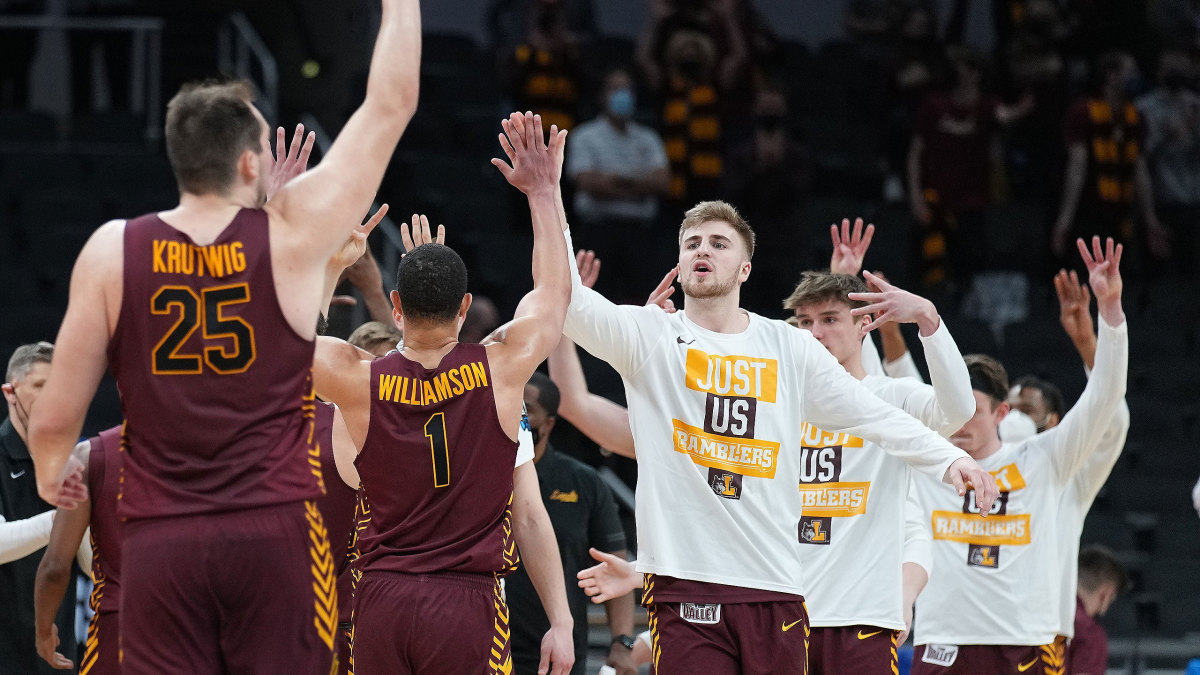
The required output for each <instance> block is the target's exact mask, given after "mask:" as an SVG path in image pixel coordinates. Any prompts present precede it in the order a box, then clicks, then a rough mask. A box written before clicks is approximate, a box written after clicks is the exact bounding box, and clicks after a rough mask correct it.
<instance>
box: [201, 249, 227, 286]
mask: <svg viewBox="0 0 1200 675" xmlns="http://www.w3.org/2000/svg"><path fill="white" fill-rule="evenodd" d="M223 248H225V247H224V246H205V247H204V248H202V249H200V251H201V253H202V254H203V256H202V257H203V258H204V260H205V261H206V262H207V263H208V275H209V276H211V277H214V278H217V277H223V276H225V261H224V259H222V258H221V250H222V249H223Z"/></svg>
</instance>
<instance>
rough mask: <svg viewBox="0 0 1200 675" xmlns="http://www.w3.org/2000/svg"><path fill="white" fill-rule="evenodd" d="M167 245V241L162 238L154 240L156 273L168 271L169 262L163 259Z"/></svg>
mask: <svg viewBox="0 0 1200 675" xmlns="http://www.w3.org/2000/svg"><path fill="white" fill-rule="evenodd" d="M166 247H167V242H165V241H163V240H161V239H155V240H154V273H155V274H157V273H159V272H162V273H164V274H165V273H166V271H167V262H166V261H165V260H163V249H165V248H166Z"/></svg>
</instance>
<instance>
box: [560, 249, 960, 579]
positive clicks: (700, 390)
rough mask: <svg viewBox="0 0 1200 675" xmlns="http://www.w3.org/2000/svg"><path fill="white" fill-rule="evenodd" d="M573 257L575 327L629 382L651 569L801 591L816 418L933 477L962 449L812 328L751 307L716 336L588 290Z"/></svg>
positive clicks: (573, 332)
mask: <svg viewBox="0 0 1200 675" xmlns="http://www.w3.org/2000/svg"><path fill="white" fill-rule="evenodd" d="M567 239H568V250H573V248H572V247H571V246H570V235H569V233H568V234H567ZM571 268H572V282H573V287H572V297H571V306H570V310H569V311H568V314H567V320H566V326H565V328H564V332H565V333H566V334H567V335H568V336H569V337H570V338H571V339H573V340H574V341H575V342H576V343H578V344H579V345H580V346H582V347H583V348H584V349H586V350H587V351H589V352H591V353H592V354H593V355H595V356H597V357H598V358H601V359H603V360H605V361H607V362H608V363H609V364H610V365H612V366H613V368H615V369H616V370H617V372H618V373H619V374H620V375H621V378H622V380H623V382H624V385H625V392H626V398H627V401H628V404H629V422H630V428H631V430H632V431H633V438H634V442H635V444H636V445H637V450H638V452H637V455H638V457H637V459H638V474H639V475H638V486H637V521H638V544H639V546H638V549H639V551H638V570H639V571H642V572H648V573H654V574H660V575H665V576H669V577H675V578H679V579H687V580H692V581H699V582H706V583H715V584H724V585H728V586H736V587H741V588H747V589H762V590H767V591H777V592H782V593H792V594H800V595H802V594H804V593H805V592H806V590H807V584H806V583H805V581H804V580H805V578H806V576H805V571H804V569H803V568H802V566H800V564H799V556H798V553H797V551H796V549H797V546H796V543H795V542H796V540H797V539H796V538H797V528H798V519H799V518H800V514H801V507H802V500H801V494H800V492H799V490H797V484H798V483H797V481H798V478H799V476H800V475H801V471H802V461H801V460H802V453H801V452H800V445H801V444H800V442H799V441H800V439H801V438H802V435H803V433H804V432H805V431H806V430H807V429H810V428H811V427H814V426H815V427H819V428H821V429H825V430H827V431H828V432H829V433H831V434H834V435H839V436H841V435H845V436H846V437H849V436H854V437H858V438H863V439H865V440H869V441H874V442H877V443H880V444H881V446H882V447H883V448H884V449H885V450H886V451H887V452H888V453H890V454H894V455H895V456H897V457H900V458H902V459H904V460H905V461H906V462H907V463H909V464H910V465H911V466H913V467H914V468H916V469H918V470H919V471H921V472H923V473H926V474H928V475H929V476H930V477H932V478H933V479H935V480H939V479H940V478H941V477H942V476H943V475H944V474H945V472H946V470H947V469H948V468H949V466H950V464H951V463H952V462H953V460H954V458H956V457H957V456H958V455H956V454H955V453H956V452H957V451H956V450H955V449H954V448H953V446H950V445H949V444H948V443H947V442H946V441H945V440H944V439H942V438H941V437H939V436H937V434H935V433H933V432H932V431H930V430H929V429H927V428H926V427H924V426H923V425H922V424H921V423H920V422H917V421H916V420H915V419H913V418H912V417H910V416H908V415H906V414H904V413H903V412H901V411H900V410H899V409H897V408H895V407H893V406H891V405H888V404H886V403H884V402H883V401H882V400H880V399H879V398H878V397H876V396H875V395H873V394H871V393H870V392H869V391H868V390H867V389H866V388H865V387H863V386H862V385H861V384H860V383H859V382H858V381H857V380H855V379H854V378H853V377H852V376H850V374H849V373H847V372H846V371H845V369H843V368H842V366H841V365H840V364H838V362H837V360H836V359H834V358H833V357H832V356H831V355H830V354H829V352H828V351H827V350H826V349H825V348H824V347H823V346H822V345H821V344H820V343H819V342H817V341H816V340H815V339H814V338H813V337H812V335H810V334H809V333H808V332H807V331H800V330H796V329H795V328H793V327H792V326H789V325H787V324H786V323H784V322H782V321H773V320H770V319H766V318H763V317H761V316H758V315H756V314H752V313H747V316H748V325H747V327H746V329H745V330H744V331H742V332H740V333H736V334H725V333H716V332H713V331H709V330H707V329H705V328H702V327H700V326H698V325H696V324H695V323H693V322H692V321H690V320H689V319H688V318H687V312H686V310H684V311H679V312H676V313H675V314H665V313H664V312H662V311H661V310H660V309H658V308H656V307H650V308H645V307H632V306H617V305H614V304H612V303H610V302H609V301H607V300H605V299H604V298H603V297H602V296H600V295H598V294H597V293H595V292H594V291H592V290H591V289H588V288H584V287H583V285H582V284H581V283H580V281H579V275H578V271H577V270H576V269H575V267H574V260H573V259H572V261H571ZM805 422H808V425H805ZM937 450H941V452H938V451H937Z"/></svg>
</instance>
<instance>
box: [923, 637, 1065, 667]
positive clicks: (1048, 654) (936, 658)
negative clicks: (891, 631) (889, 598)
mask: <svg viewBox="0 0 1200 675" xmlns="http://www.w3.org/2000/svg"><path fill="white" fill-rule="evenodd" d="M1065 652H1066V649H1065V646H1064V645H1063V643H1061V642H1057V641H1056V642H1054V643H1052V644H1048V645H1041V646H1034V647H1028V646H1024V645H1018V646H1013V645H957V646H954V645H917V646H916V647H915V648H914V649H913V665H912V673H913V675H955V674H956V673H963V674H964V675H966V674H967V673H996V674H997V675H1001V674H1002V673H1011V674H1012V675H1063V672H1064V670H1063V666H1064V663H1065V660H1066V653H1065Z"/></svg>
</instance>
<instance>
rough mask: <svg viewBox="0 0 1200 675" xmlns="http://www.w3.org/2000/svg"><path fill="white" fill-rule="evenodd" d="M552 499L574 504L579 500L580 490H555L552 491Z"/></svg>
mask: <svg viewBox="0 0 1200 675" xmlns="http://www.w3.org/2000/svg"><path fill="white" fill-rule="evenodd" d="M550 501H555V502H565V503H567V504H574V503H576V502H578V501H579V492H578V491H576V490H571V491H570V492H563V491H562V490H555V491H554V492H551V493H550Z"/></svg>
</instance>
